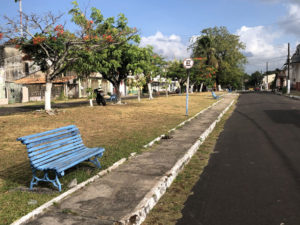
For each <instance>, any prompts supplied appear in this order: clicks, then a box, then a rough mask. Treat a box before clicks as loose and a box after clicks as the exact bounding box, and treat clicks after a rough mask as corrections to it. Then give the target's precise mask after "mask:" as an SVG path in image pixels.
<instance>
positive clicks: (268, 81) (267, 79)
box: [262, 73, 276, 90]
mask: <svg viewBox="0 0 300 225" xmlns="http://www.w3.org/2000/svg"><path fill="white" fill-rule="evenodd" d="M275 79H276V74H275V73H274V74H266V75H264V78H263V81H262V86H263V87H264V88H265V90H268V89H270V87H271V85H272V82H274V80H275Z"/></svg>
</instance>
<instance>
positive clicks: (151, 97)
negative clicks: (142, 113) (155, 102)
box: [148, 83, 153, 100]
mask: <svg viewBox="0 0 300 225" xmlns="http://www.w3.org/2000/svg"><path fill="white" fill-rule="evenodd" d="M148 92H149V99H150V100H151V99H153V95H152V85H151V83H148Z"/></svg>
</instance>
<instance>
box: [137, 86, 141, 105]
mask: <svg viewBox="0 0 300 225" xmlns="http://www.w3.org/2000/svg"><path fill="white" fill-rule="evenodd" d="M138 101H139V102H140V101H141V88H138Z"/></svg>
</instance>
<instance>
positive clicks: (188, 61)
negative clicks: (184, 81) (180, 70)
mask: <svg viewBox="0 0 300 225" xmlns="http://www.w3.org/2000/svg"><path fill="white" fill-rule="evenodd" d="M193 65H194V61H193V60H192V59H185V60H183V67H184V68H186V69H191V68H192V67H193Z"/></svg>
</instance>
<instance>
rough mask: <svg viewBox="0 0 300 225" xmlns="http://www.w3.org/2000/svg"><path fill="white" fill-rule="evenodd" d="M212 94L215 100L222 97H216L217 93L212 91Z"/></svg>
mask: <svg viewBox="0 0 300 225" xmlns="http://www.w3.org/2000/svg"><path fill="white" fill-rule="evenodd" d="M211 94H212V96H213V98H214V99H218V98H220V96H218V95H216V93H215V92H213V91H211Z"/></svg>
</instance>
